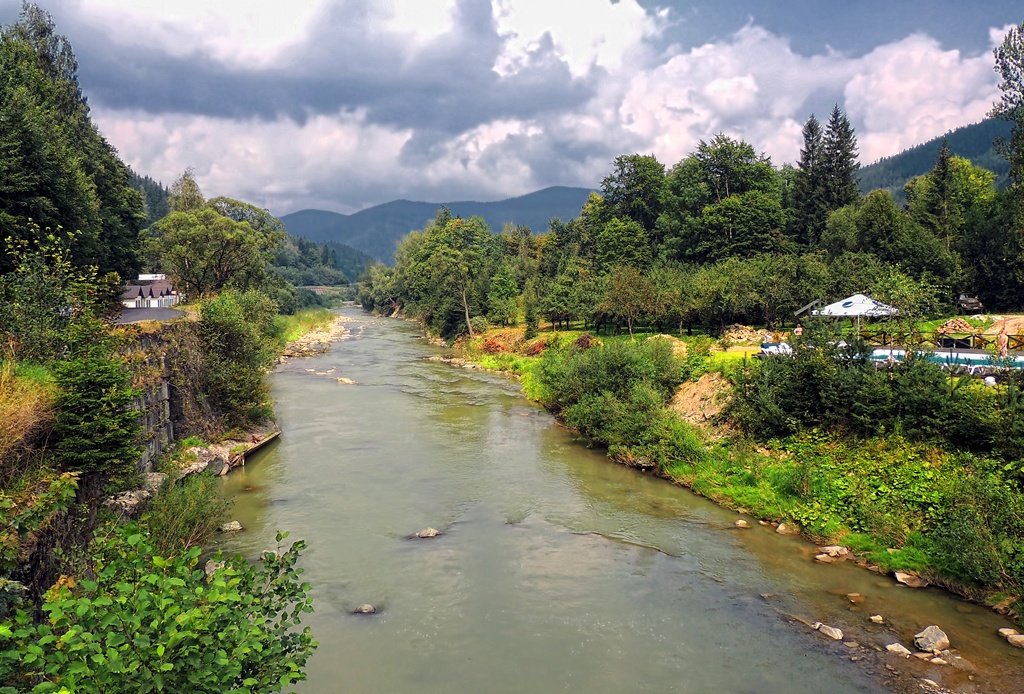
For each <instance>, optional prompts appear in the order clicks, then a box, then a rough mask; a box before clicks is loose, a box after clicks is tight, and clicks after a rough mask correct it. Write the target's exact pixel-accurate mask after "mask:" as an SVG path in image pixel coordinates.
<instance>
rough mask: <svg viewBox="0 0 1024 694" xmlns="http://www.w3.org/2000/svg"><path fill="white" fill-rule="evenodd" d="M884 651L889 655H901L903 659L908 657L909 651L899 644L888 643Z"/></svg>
mask: <svg viewBox="0 0 1024 694" xmlns="http://www.w3.org/2000/svg"><path fill="white" fill-rule="evenodd" d="M885 650H887V651H889V652H890V653H895V654H897V655H901V656H903V657H904V658H909V657H910V650H909V649H908V648H907V647H906V646H904V645H903V644H901V643H890V644H889V645H888V646H886V647H885Z"/></svg>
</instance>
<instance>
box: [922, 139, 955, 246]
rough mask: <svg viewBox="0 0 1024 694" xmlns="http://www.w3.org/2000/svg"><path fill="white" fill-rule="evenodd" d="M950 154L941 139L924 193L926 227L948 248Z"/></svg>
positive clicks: (949, 225) (947, 144) (950, 182)
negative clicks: (937, 154) (940, 145)
mask: <svg viewBox="0 0 1024 694" xmlns="http://www.w3.org/2000/svg"><path fill="white" fill-rule="evenodd" d="M952 156H953V155H952V154H951V153H950V151H949V142H948V141H947V140H946V138H943V139H942V148H941V149H940V150H939V156H938V158H936V160H935V166H934V168H932V170H931V173H929V174H928V180H929V185H928V187H927V189H926V194H925V201H924V202H925V217H926V219H925V220H924V221H925V222H926V224H927V226H928V227H930V228H931V230H932V231H934V232H935V235H936V236H937V237H939V238H940V239H943V241H944V242H945V245H946V250H947V251H948V250H949V247H950V242H951V238H952V236H953V233H954V231H955V230H954V228H953V227H954V223H953V200H952V197H953V170H952V168H950V159H951V158H952Z"/></svg>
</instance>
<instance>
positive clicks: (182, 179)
mask: <svg viewBox="0 0 1024 694" xmlns="http://www.w3.org/2000/svg"><path fill="white" fill-rule="evenodd" d="M168 204H169V206H170V208H171V212H194V211H196V210H200V209H202V208H203V207H204V206H205V205H206V198H204V197H203V191H202V190H200V188H199V183H197V182H196V172H195V169H193V168H192V167H189V168H187V169H185V171H184V173H182V174H181V176H179V177H178V178H177V179H176V180H175V181H174V183H172V184H171V190H170V194H169V195H168ZM218 212H220V211H219V210H218ZM221 214H223V212H221ZM225 216H226V215H225ZM236 221H241V220H236Z"/></svg>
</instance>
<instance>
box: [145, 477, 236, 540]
mask: <svg viewBox="0 0 1024 694" xmlns="http://www.w3.org/2000/svg"><path fill="white" fill-rule="evenodd" d="M230 507H231V504H230V502H229V501H228V500H227V498H225V496H224V494H223V492H222V490H221V484H220V480H218V479H217V478H216V477H214V476H213V475H212V474H210V473H208V472H203V473H200V474H198V475H189V476H188V477H185V478H184V479H182V480H181V481H179V482H177V483H174V482H171V481H170V480H168V481H167V482H166V483H165V485H164V488H163V489H162V490H161V491H160V493H159V494H157V495H156V496H154V497H153V500H152V501H150V502H149V506H148V507H147V508H146V512H145V513H144V514H143V516H142V518H141V519H140V522H139V525H140V527H141V528H142V529H143V530H145V531H146V532H147V533H148V535H149V537H150V538H152V544H153V551H154V552H156V553H157V554H159V555H160V556H162V557H171V556H178V555H180V554H182V553H183V552H185V551H187V550H189V549H191V548H193V547H201V546H202V545H203V544H204V543H205V542H206V541H207V540H209V539H210V537H212V536H213V534H214V533H215V532H216V530H217V527H218V526H219V525H220V524H221V523H222V522H223V520H224V516H225V515H226V514H227V511H228V509H229V508H230Z"/></svg>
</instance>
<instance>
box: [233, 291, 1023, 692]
mask: <svg viewBox="0 0 1024 694" xmlns="http://www.w3.org/2000/svg"><path fill="white" fill-rule="evenodd" d="M348 315H349V316H350V317H351V319H352V323H350V325H349V328H350V331H351V335H350V337H349V338H348V339H347V340H345V341H342V342H339V343H337V344H335V345H334V347H333V348H332V350H331V351H330V352H329V353H328V354H325V355H322V356H319V357H315V358H312V359H305V360H296V361H291V362H289V363H287V364H285V365H283V366H282V367H280V368H279V369H278V370H277V371H276V372H275V373H274V374H273V375H272V376H271V385H272V391H273V396H274V400H275V403H276V410H277V413H278V418H279V422H280V424H281V427H282V431H283V435H282V436H281V438H280V441H279V442H278V443H276V444H273V445H272V446H271V447H269V448H268V449H267V450H266V451H265V452H262V453H260V454H257V455H255V456H253V457H252V458H251V459H250V460H249V462H248V463H247V465H246V467H245V468H242V469H241V470H239V471H236V472H233V473H232V474H231V475H230V476H229V477H227V478H226V480H225V484H226V485H227V489H228V493H229V494H230V495H231V496H232V497H233V498H234V500H235V507H234V511H233V516H234V517H235V518H237V519H238V520H239V521H241V523H242V524H243V526H244V527H245V528H246V529H245V531H244V532H242V533H238V534H236V535H232V536H229V537H226V538H225V539H224V540H223V547H224V548H225V549H227V550H230V551H241V552H242V553H244V554H246V555H247V556H255V555H257V554H258V553H259V552H260V551H261V550H263V549H266V548H269V547H271V546H273V537H274V534H275V532H276V531H277V530H278V529H282V530H288V531H290V532H291V537H292V538H303V539H305V540H306V541H307V542H308V543H309V545H310V547H309V549H308V550H307V552H306V554H305V555H304V558H303V560H302V566H303V567H304V568H305V570H306V573H305V575H304V578H305V579H306V580H308V581H310V582H311V583H312V584H313V586H314V595H315V601H316V613H315V614H314V615H311V616H309V617H308V618H307V623H308V624H310V625H311V626H312V627H313V630H314V632H315V634H316V637H317V638H318V640H319V641H320V648H319V650H318V651H317V653H316V654H315V655H314V656H313V658H312V660H311V661H310V664H309V668H308V672H309V680H308V682H306V683H304V684H303V685H302V686H301V687H300V691H304V692H334V691H339V692H340V691H344V692H389V693H391V692H393V693H396V694H397V693H401V692H446V693H447V692H496V693H497V692H577V691H578V692H587V693H588V694H599V693H602V692H670V691H672V692H711V691H717V692H821V691H828V692H868V691H882V690H885V689H886V688H887V687H893V686H895V687H901V686H902V687H905V686H906V682H907V680H906V679H904V680H903V684H902V685H900V684H898V683H897V684H894V683H893V680H892V679H891V677H890V673H889V671H887V670H886V669H885V664H886V663H891V662H893V661H890V660H887V659H888V658H893V657H894V656H891V655H888V654H877V653H876V652H875V651H874V650H871V649H870V648H850V647H848V646H844V645H843V644H842V643H839V642H832V641H829V640H827V639H826V638H825V637H824V636H822V635H821V634H818V633H816V632H813V631H811V630H810V629H808V628H807V627H806V626H804V625H802V624H800V623H798V622H794V621H792V620H791V619H788V618H787V616H786V615H795V616H797V617H799V618H802V619H807V620H809V621H818V620H820V621H823V622H826V623H828V624H832V625H835V626H838V627H840V628H842V629H843V630H844V631H845V632H847V634H848V636H847V639H850V638H854V639H856V640H857V641H858V642H859V643H860V644H862V645H863V646H865V647H871V646H884V645H885V644H886V643H891V642H893V641H896V640H901V641H902V642H903V643H904V644H907V645H909V644H910V639H911V638H912V635H913V633H914V632H915V631H917V630H919V629H921V628H922V627H924V626H926V625H928V624H939V625H940V626H942V628H943V629H945V630H946V632H947V633H948V634H949V635H950V637H951V639H952V641H953V645H954V647H957V648H959V649H960V650H961V652H962V654H963V655H964V657H965V658H967V659H968V660H969V661H970V662H971V663H973V664H974V665H975V666H977V667H978V668H979V669H980V670H982V671H984V672H987V673H989V674H984V672H983V674H978V675H971V676H969V675H968V674H967V673H966V672H963V671H961V670H956V669H954V668H951V667H945V668H943V667H940V666H935V665H930V664H926V663H918V662H917V661H914V662H913V663H912V664H911V666H912V671H911V673H910V674H911V676H912V677H914V678H918V677H921V678H923V677H928V678H931V679H933V680H935V681H937V682H941V683H943V684H946V685H948V686H951V687H953V688H955V689H957V690H964V691H1014V690H1019V689H1020V683H1021V682H1024V672H1022V670H1021V664H1020V662H1019V658H1017V656H1016V653H1019V651H1018V652H1016V653H1010V652H1009V651H1010V649H1009V647H1008V646H1007V645H1006V644H1005V642H1004V641H1002V640H1001V639H999V638H998V637H997V636H996V635H995V629H996V628H997V627H999V626H1006V625H1007V624H1006V623H1005V622H1004V621H1003V620H1002V619H1001V618H999V617H998V616H997V615H995V614H993V613H991V612H988V611H986V610H984V609H981V608H977V607H974V606H970V605H966V604H963V603H960V602H959V601H956V600H954V599H951V598H949V597H948V596H946V595H945V594H943V593H941V592H940V591H936V590H933V589H928V590H924V591H912V590H910V589H907V588H904V587H902V586H898V585H896V584H895V583H894V582H893V581H892V580H891V579H889V578H885V577H881V576H877V575H874V574H871V573H870V572H867V571H864V570H862V569H858V568H855V567H853V566H848V565H830V566H826V565H819V564H816V563H815V562H814V561H813V560H812V558H811V557H812V552H813V547H811V546H810V545H808V544H806V543H805V542H803V541H801V540H799V539H796V538H792V537H783V536H780V535H778V534H776V533H774V532H772V531H771V528H764V527H760V526H757V524H756V522H753V521H752V522H753V524H754V527H753V528H752V529H750V530H745V531H740V530H737V529H735V528H734V527H733V523H734V521H735V520H736V518H737V516H736V514H735V513H732V512H729V511H726V510H724V509H721V508H719V507H717V506H715V505H714V504H711V503H709V502H707V501H705V500H703V499H700V498H698V497H696V496H694V495H693V494H691V493H689V492H687V491H685V490H682V489H679V488H677V487H674V486H672V485H670V484H668V483H666V482H664V481H662V480H658V479H655V478H651V477H648V476H644V475H641V474H638V473H636V472H635V471H632V470H629V469H626V468H623V467H621V466H618V465H615V464H613V463H611V462H610V461H609V460H608V459H607V458H606V457H605V456H604V455H603V454H602V453H601V452H598V451H592V450H588V449H587V448H586V447H584V446H583V445H581V444H579V443H578V442H576V441H574V439H573V437H572V435H571V434H570V433H568V432H566V431H565V430H564V429H562V428H561V427H559V426H558V425H557V424H556V422H555V421H554V420H553V419H552V417H551V416H550V415H548V414H547V413H546V412H544V411H543V410H542V409H540V408H538V407H536V406H534V405H532V404H531V403H529V402H528V401H526V400H525V399H524V398H523V397H522V396H521V395H520V394H519V389H518V385H517V384H516V383H514V382H512V381H510V380H508V379H506V378H503V377H501V376H497V375H492V374H486V373H482V372H478V371H469V370H464V369H459V368H455V367H452V366H450V365H448V364H444V363H440V362H436V361H428V360H427V358H428V357H429V356H431V355H432V354H437V353H439V351H440V350H439V349H438V348H436V347H432V346H430V345H427V344H426V343H425V342H424V341H423V340H422V339H421V338H420V335H419V332H418V330H417V328H416V326H414V325H412V324H409V323H404V322H400V321H393V320H386V319H379V318H372V317H369V316H366V315H364V314H362V313H359V312H356V311H354V310H351V311H349V313H348ZM339 378H345V379H351V380H352V381H354V382H355V383H353V384H344V383H340V382H339V381H338V379H339ZM428 526H429V527H434V528H437V529H439V530H441V531H443V534H442V535H441V536H439V537H437V538H434V539H430V540H417V539H410V535H411V534H413V533H415V532H416V531H418V530H420V529H422V528H425V527H428ZM855 592H856V593H861V594H862V595H863V596H864V601H863V602H861V603H859V604H853V603H851V602H850V600H849V599H848V598H847V597H846V596H847V594H848V593H855ZM765 595H766V596H767V598H766V597H763V596H765ZM362 603H372V604H374V605H376V606H377V607H378V609H379V610H380V612H379V613H378V614H376V615H373V616H356V615H353V614H351V612H352V610H353V609H355V608H356V607H357V606H358V605H360V604H362ZM876 613H881V614H883V615H884V616H886V617H887V619H888V623H887V624H886V625H884V626H876V625H873V624H871V623H870V622H868V620H867V617H868V616H869V615H871V614H876ZM851 656H852V657H853V658H855V659H857V660H858V661H859V662H851ZM992 673H995V674H992ZM970 677H973V679H971V678H970Z"/></svg>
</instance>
